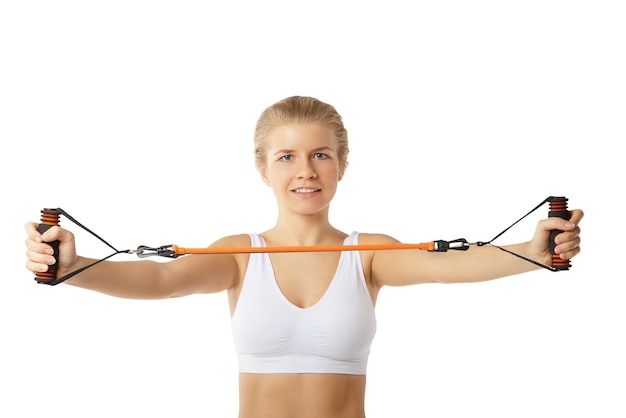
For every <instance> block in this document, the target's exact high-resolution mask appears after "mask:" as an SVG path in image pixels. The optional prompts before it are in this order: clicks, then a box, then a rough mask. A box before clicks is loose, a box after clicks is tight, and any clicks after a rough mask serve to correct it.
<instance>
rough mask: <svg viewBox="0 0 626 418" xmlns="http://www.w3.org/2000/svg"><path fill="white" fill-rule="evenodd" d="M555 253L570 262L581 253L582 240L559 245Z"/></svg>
mask: <svg viewBox="0 0 626 418" xmlns="http://www.w3.org/2000/svg"><path fill="white" fill-rule="evenodd" d="M554 251H555V253H556V254H558V255H559V257H560V258H561V259H563V260H569V259H571V258H573V257H575V256H576V255H577V254H578V253H580V238H576V239H573V240H571V241H568V242H565V243H563V244H559V245H557V246H556V247H555V250H554Z"/></svg>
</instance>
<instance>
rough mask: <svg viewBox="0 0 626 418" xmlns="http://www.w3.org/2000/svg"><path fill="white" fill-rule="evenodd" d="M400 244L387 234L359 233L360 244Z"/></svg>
mask: <svg viewBox="0 0 626 418" xmlns="http://www.w3.org/2000/svg"><path fill="white" fill-rule="evenodd" d="M399 242H400V241H398V240H397V239H395V238H393V237H391V236H389V235H385V234H373V233H366V232H361V233H359V244H365V245H370V244H397V243H399Z"/></svg>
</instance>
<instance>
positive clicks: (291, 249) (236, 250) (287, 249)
mask: <svg viewBox="0 0 626 418" xmlns="http://www.w3.org/2000/svg"><path fill="white" fill-rule="evenodd" d="M410 249H415V250H428V251H432V250H434V249H435V243H434V242H426V243H422V244H402V243H399V244H363V245H310V246H300V247H298V246H283V247H281V246H275V247H232V248H214V247H206V248H183V247H179V246H177V245H172V251H174V253H175V254H179V255H185V254H251V253H296V252H299V253H303V252H319V251H372V250H410Z"/></svg>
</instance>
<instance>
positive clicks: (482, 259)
mask: <svg viewBox="0 0 626 418" xmlns="http://www.w3.org/2000/svg"><path fill="white" fill-rule="evenodd" d="M366 240H369V241H371V242H368V243H385V244H386V243H398V241H397V240H396V239H394V238H391V237H389V236H385V235H371V234H370V235H367V236H366ZM506 248H508V249H509V250H511V251H512V252H514V253H518V254H524V252H525V251H527V245H526V244H515V245H509V246H507V247H506ZM537 268H538V267H536V266H534V265H533V264H531V263H528V262H527V261H525V260H522V259H520V258H518V257H513V256H511V255H510V254H507V253H506V252H504V251H500V250H499V249H498V248H496V247H492V246H482V247H471V248H470V249H468V250H467V251H447V252H429V251H424V250H413V249H410V250H409V249H407V250H382V251H380V250H379V251H375V252H374V255H373V256H372V257H371V279H372V283H374V284H375V285H376V286H378V287H382V286H404V285H411V284H420V283H434V282H437V283H469V282H480V281H486V280H493V279H497V278H500V277H505V276H511V275H514V274H519V273H524V272H527V271H531V270H535V269H537Z"/></svg>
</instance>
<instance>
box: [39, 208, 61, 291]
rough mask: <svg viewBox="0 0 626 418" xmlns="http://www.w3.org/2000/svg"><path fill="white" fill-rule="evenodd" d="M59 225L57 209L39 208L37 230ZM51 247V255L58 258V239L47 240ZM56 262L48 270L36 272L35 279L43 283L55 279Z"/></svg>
mask: <svg viewBox="0 0 626 418" xmlns="http://www.w3.org/2000/svg"><path fill="white" fill-rule="evenodd" d="M57 225H59V211H58V210H56V209H42V210H41V223H40V224H39V226H38V227H37V230H38V231H39V232H40V233H42V234H43V233H44V232H46V231H47V230H48V229H50V228H52V227H53V226H57ZM48 244H50V246H51V247H52V251H53V254H52V255H53V257H54V258H55V259H56V260H58V259H59V241H52V242H49V243H48ZM57 264H58V261H57V262H55V263H54V264H53V265H51V266H49V267H48V271H46V272H43V273H36V274H35V280H37V281H38V282H39V283H45V282H49V281H52V280H54V279H56V276H57Z"/></svg>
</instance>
